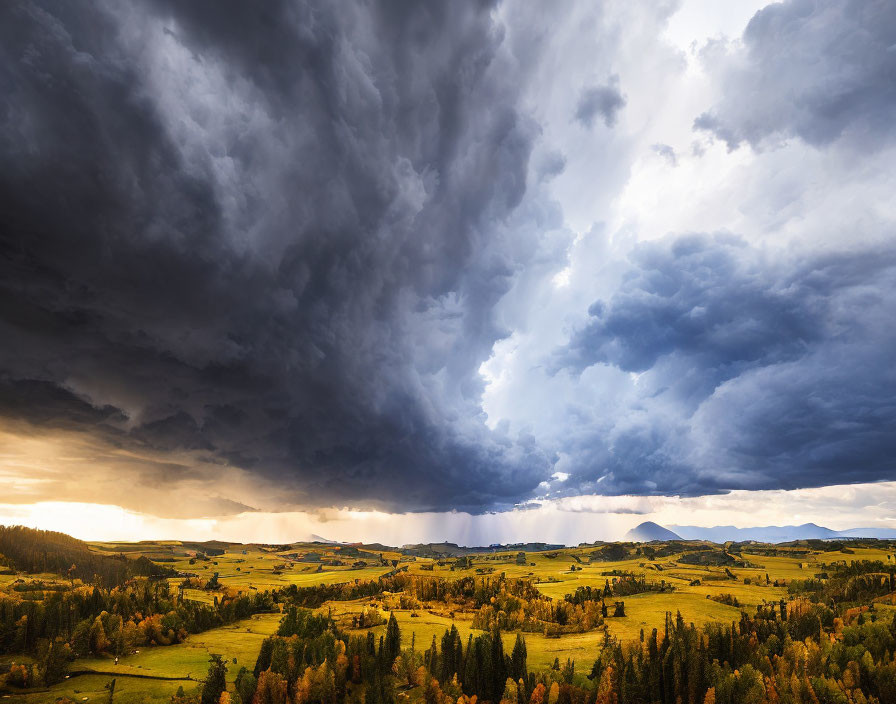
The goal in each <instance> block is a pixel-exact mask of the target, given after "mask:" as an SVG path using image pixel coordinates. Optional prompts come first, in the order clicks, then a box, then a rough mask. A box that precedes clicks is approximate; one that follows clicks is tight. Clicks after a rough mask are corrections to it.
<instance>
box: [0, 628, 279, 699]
mask: <svg viewBox="0 0 896 704" xmlns="http://www.w3.org/2000/svg"><path fill="white" fill-rule="evenodd" d="M279 623H280V615H279V614H260V615H258V616H253V617H252V618H249V619H246V620H244V621H239V622H237V623H235V624H232V625H230V626H224V627H222V628H215V629H213V630H210V631H206V632H205V633H199V634H197V635H192V636H190V637H189V638H187V640H186V641H184V642H183V643H180V644H178V645H169V646H164V647H161V646H154V647H148V648H142V649H141V650H140V652H139V653H137V654H136V655H129V656H125V657H123V658H121V660H120V661H119V664H118V665H115V663H114V660H112V659H111V658H86V659H81V660H78V661H77V662H76V663H75V664H74V666H73V667H72V669H73V670H95V671H98V672H104V673H106V672H108V673H114V674H112V675H106V674H103V675H82V676H79V677H74V678H71V679H69V680H67V681H65V682H62V683H60V684H58V685H56V686H54V687H52V688H50V690H49V691H47V690H43V691H35V692H32V693H29V694H23V695H14V698H11V699H9V700H6V701H16V702H23V703H27V704H38V703H41V704H43V703H44V702H52V701H55V699H56V698H58V697H63V696H66V697H69V698H71V699H74V700H75V701H94V702H96V701H103V702H105V701H108V696H109V692H108V690H105V689H104V687H105V686H106V684H108V682H109V681H110V680H111V679H112V678H113V677H115V679H116V682H115V702H116V704H131V703H133V704H137V703H138V702H139V703H142V702H148V703H151V704H155V703H156V702H164V703H165V704H167V702H168V701H169V700H170V698H171V695H172V694H174V693H175V692H176V691H177V688H178V687H179V686H183V688H184V691H187V692H189V691H191V689H195V687H196V685H197V683H196V682H195V681H191V680H189V679H184V680H181V681H171V680H152V679H138V678H136V677H128V676H127V675H149V676H161V677H183V678H189V677H192V678H193V679H194V680H196V679H202V678H203V677H205V673H206V670H207V669H208V659H209V654H210V653H219V654H221V655H223V656H224V657H225V659H226V661H227V669H228V673H227V677H228V682H229V683H231V684H232V682H233V680H234V679H235V677H236V673H237V671H238V670H239V668H240V667H242V666H245V667H248V668H250V669H251V668H253V667H254V666H255V660H256V659H257V657H258V651H259V649H260V648H261V641H262V640H264V638H265V637H266V636H269V635H271V634H273V633H274V632H275V631H276V630H277V625H278V624H279ZM234 659H236V663H234V662H233V660H234ZM85 697H87V699H85Z"/></svg>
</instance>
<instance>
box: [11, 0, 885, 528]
mask: <svg viewBox="0 0 896 704" xmlns="http://www.w3.org/2000/svg"><path fill="white" fill-rule="evenodd" d="M894 124H896V5H894V4H893V3H891V2H888V1H887V0H880V1H878V2H875V1H874V0H867V1H861V2H859V1H856V2H850V1H848V0H840V1H837V2H832V1H828V0H818V1H811V0H785V1H784V2H780V3H772V4H768V3H766V2H751V1H747V0H745V1H743V2H734V3H718V2H712V1H710V0H701V1H691V0H682V1H681V2H676V1H672V0H669V1H664V2H653V1H651V2H646V1H645V2H630V1H628V0H626V1H622V0H620V1H618V2H613V1H609V2H597V3H596V2H572V1H568V0H563V1H561V2H559V3H552V4H551V6H550V7H548V6H546V5H543V4H539V3H526V2H521V1H516V2H510V1H505V2H475V3H472V2H471V3H451V4H434V3H398V2H347V3H341V4H339V5H338V6H337V5H334V4H333V3H327V2H302V1H299V0H289V1H285V0H284V1H282V2H270V3H263V4H246V3H243V2H236V1H235V0H233V1H216V2H194V3H180V2H166V1H164V0H157V1H149V0H146V1H143V2H131V3H120V2H111V1H109V2H103V1H100V2H96V3H90V4H84V3H68V2H61V1H60V2H49V1H47V2H20V1H14V2H8V3H3V5H2V7H0V163H2V165H3V167H2V169H0V487H2V488H3V491H2V495H0V523H22V524H26V525H33V526H36V527H43V528H52V529H54V530H63V531H65V532H68V533H71V534H73V535H75V536H77V537H83V538H86V539H150V538H163V537H164V538H185V539H186V538H191V539H193V538H222V539H230V540H243V541H269V542H284V541H287V540H299V539H304V538H307V537H308V536H310V535H312V534H316V535H322V536H324V537H327V538H331V539H338V540H366V541H382V542H388V543H392V544H398V543H407V542H416V541H430V540H450V541H453V542H459V543H462V544H468V545H472V544H489V543H494V542H514V541H523V540H545V541H551V542H564V543H570V544H575V543H578V542H581V541H591V540H596V539H614V538H618V537H621V535H623V534H624V532H625V531H626V530H628V529H629V528H631V527H632V526H634V525H635V524H637V523H639V522H641V521H642V520H654V521H656V522H658V523H665V524H694V525H708V526H709V525H721V524H725V525H727V524H732V525H738V526H741V527H745V526H751V525H773V524H774V525H783V524H788V523H791V524H792V523H804V522H809V521H813V522H816V523H819V524H823V525H827V526H828V527H831V528H835V529H845V528H850V527H859V526H862V527H864V526H886V527H891V528H896V459H894V458H896V368H894V365H893V361H892V360H893V359H894V358H896V326H894V324H893V323H894V312H893V311H894V310H896V229H894V224H896V197H894V193H896V166H894V164H896V129H894V128H893V125H894Z"/></svg>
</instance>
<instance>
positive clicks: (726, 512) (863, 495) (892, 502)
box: [0, 482, 896, 546]
mask: <svg viewBox="0 0 896 704" xmlns="http://www.w3.org/2000/svg"><path fill="white" fill-rule="evenodd" d="M894 515H896V482H880V483H875V484H853V485H848V486H829V487H823V488H818V489H801V490H792V491H785V490H777V491H755V492H751V491H735V492H732V493H730V494H724V495H717V496H703V497H675V496H672V497H667V496H651V497H646V496H596V495H592V496H575V497H568V498H563V499H548V500H544V501H542V502H540V503H538V504H535V505H531V506H528V507H525V508H520V509H516V510H511V511H503V512H499V513H487V514H481V515H471V514H468V513H463V512H448V513H437V514H436V513H403V514H390V513H386V512H382V511H358V510H353V509H329V510H326V511H320V512H317V513H312V512H300V511H291V512H281V513H265V512H249V513H241V514H237V515H232V516H219V517H210V518H195V519H173V518H159V517H158V516H153V515H150V514H145V513H140V512H137V511H128V510H125V509H123V508H121V507H119V506H109V505H104V504H92V503H80V502H63V501H45V502H40V503H36V504H21V505H16V504H0V524H7V525H24V526H28V527H32V528H40V529H44V530H56V531H60V532H65V533H68V534H70V535H73V536H74V537H76V538H80V539H82V540H98V541H104V540H122V539H127V540H134V541H138V540H231V541H236V542H244V543H249V542H259V543H289V542H295V541H301V540H310V539H311V538H312V536H319V537H321V538H326V539H328V540H337V541H340V542H357V541H360V540H363V541H366V542H380V543H383V544H386V545H403V544H406V543H407V542H408V538H409V536H413V542H442V541H448V542H454V543H458V544H460V545H468V546H480V545H489V544H491V543H494V542H504V543H512V542H526V541H532V542H556V543H563V544H567V545H576V544H578V543H581V542H593V541H595V540H618V539H621V538H622V537H623V536H624V534H625V533H626V532H627V531H628V530H629V529H631V528H633V527H634V526H636V525H638V524H639V523H641V522H643V521H648V520H650V521H654V522H656V523H660V524H663V525H673V526H674V525H676V524H688V525H702V526H717V525H733V526H736V527H738V528H746V527H752V526H757V525H799V524H802V523H816V524H818V525H824V526H826V527H828V528H832V529H834V530H846V529H849V528H873V527H892V517H893V516H894Z"/></svg>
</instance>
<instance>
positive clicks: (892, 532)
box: [837, 528, 896, 540]
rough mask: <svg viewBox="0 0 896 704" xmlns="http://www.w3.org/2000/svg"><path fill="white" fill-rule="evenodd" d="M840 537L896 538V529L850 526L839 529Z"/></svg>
mask: <svg viewBox="0 0 896 704" xmlns="http://www.w3.org/2000/svg"><path fill="white" fill-rule="evenodd" d="M837 537H838V538H879V539H880V540H896V529H893V528H850V529H849V530H841V531H837Z"/></svg>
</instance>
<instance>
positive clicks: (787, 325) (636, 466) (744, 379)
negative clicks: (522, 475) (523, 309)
mask: <svg viewBox="0 0 896 704" xmlns="http://www.w3.org/2000/svg"><path fill="white" fill-rule="evenodd" d="M622 280H623V283H622V285H621V286H620V287H619V289H618V290H617V291H616V292H615V293H614V295H613V296H612V297H611V298H610V299H609V300H607V301H603V300H600V301H597V302H595V303H594V304H592V305H591V307H590V309H589V319H588V322H587V323H586V324H585V325H584V326H582V327H581V329H579V330H577V331H576V332H575V333H574V334H573V335H572V336H571V339H570V341H569V343H568V344H567V345H565V346H564V347H562V348H561V349H559V350H558V351H557V352H556V353H555V356H554V360H553V363H552V364H553V368H554V370H555V372H556V373H562V374H567V373H572V374H575V375H579V374H581V373H582V372H583V371H584V370H586V369H588V368H589V367H592V366H594V365H602V366H608V367H612V368H616V369H618V370H621V371H623V372H627V373H630V374H632V375H637V376H636V378H637V389H638V393H637V395H636V400H635V401H630V402H629V403H628V406H627V409H626V412H625V414H624V415H623V416H622V417H620V418H618V419H616V420H610V419H606V420H605V422H609V423H610V430H609V432H607V433H604V432H601V433H598V434H588V433H587V432H586V433H585V434H584V436H583V437H581V438H580V440H579V441H578V442H577V443H575V444H571V445H569V446H567V447H566V448H564V449H565V451H566V452H567V453H569V454H570V455H571V457H572V459H571V460H570V461H569V463H568V465H567V466H569V467H571V468H572V469H571V470H566V471H571V473H572V476H573V477H574V478H577V479H578V481H580V482H585V483H590V482H598V481H599V482H601V484H600V488H601V489H602V490H603V491H605V492H610V493H612V492H618V493H629V492H635V493H641V492H646V493H666V494H670V493H691V494H694V493H707V492H711V491H713V490H716V491H720V490H728V489H732V488H749V489H760V488H761V489H768V488H776V487H788V488H791V487H802V486H823V485H826V484H832V483H837V482H843V481H855V482H862V481H874V480H881V479H886V478H890V477H892V472H893V460H892V458H893V455H894V451H896V440H894V438H896V433H894V430H896V407H894V405H893V402H892V399H893V397H894V394H896V376H894V374H893V372H892V369H891V364H890V362H889V360H890V359H891V358H892V355H893V353H894V351H896V334H894V331H893V329H892V326H890V325H888V324H887V320H888V319H889V317H890V315H891V314H890V310H891V307H892V306H891V302H892V299H893V295H894V292H896V252H892V251H891V252H886V253H884V252H880V251H856V252H837V253H829V254H824V255H807V254H806V253H805V252H799V253H798V254H796V255H792V256H790V257H781V256H780V255H779V256H777V257H776V258H775V259H772V258H770V257H768V256H767V255H764V254H763V253H762V251H761V250H758V249H757V248H755V247H751V246H749V245H747V244H746V243H745V242H743V241H742V240H739V239H736V238H732V237H730V236H715V237H709V236H696V235H692V236H683V237H671V238H667V239H664V240H658V241H655V242H651V243H644V244H641V245H639V246H638V247H636V248H635V250H634V252H633V253H632V255H631V257H630V268H629V269H628V270H627V271H625V272H624V273H623V274H622Z"/></svg>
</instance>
